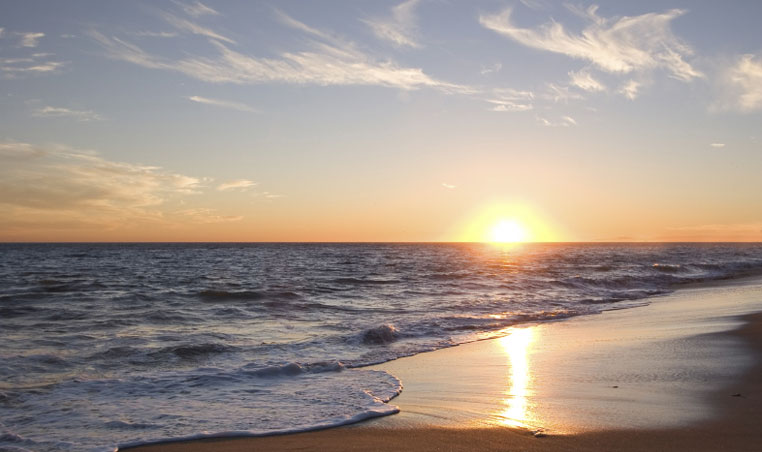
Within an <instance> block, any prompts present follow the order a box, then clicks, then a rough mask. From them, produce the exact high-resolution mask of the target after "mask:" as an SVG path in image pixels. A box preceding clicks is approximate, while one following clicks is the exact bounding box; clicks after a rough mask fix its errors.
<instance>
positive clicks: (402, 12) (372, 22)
mask: <svg viewBox="0 0 762 452" xmlns="http://www.w3.org/2000/svg"><path fill="white" fill-rule="evenodd" d="M418 3H420V0H408V1H406V2H404V3H400V4H399V5H397V6H395V7H394V8H392V14H391V17H384V18H374V19H366V20H363V22H365V23H366V24H367V25H369V26H370V28H371V30H372V31H373V33H374V34H375V35H376V37H378V38H379V39H382V40H384V41H389V42H391V43H392V44H394V45H396V46H398V47H415V48H418V47H420V46H421V45H420V44H419V43H418V42H417V41H416V39H415V35H416V34H417V30H416V17H415V7H416V6H418Z"/></svg>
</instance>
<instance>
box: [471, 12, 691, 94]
mask: <svg viewBox="0 0 762 452" xmlns="http://www.w3.org/2000/svg"><path fill="white" fill-rule="evenodd" d="M576 11H577V12H579V13H580V15H583V16H584V18H585V20H586V21H587V22H588V23H589V24H588V26H587V27H586V28H585V29H584V30H582V32H581V33H580V34H574V33H570V32H568V31H567V30H566V29H565V28H564V26H563V25H562V24H560V23H558V22H550V23H547V24H545V25H542V26H540V27H538V28H536V29H531V28H520V27H517V26H516V25H514V24H513V23H512V21H511V10H510V9H507V10H505V11H503V12H502V13H499V14H492V15H482V16H481V17H480V18H479V21H480V22H481V24H482V25H483V26H484V27H486V28H487V29H490V30H492V31H495V32H497V33H499V34H501V35H503V36H506V37H508V38H511V39H513V40H514V41H516V42H518V43H520V44H523V45H525V46H528V47H532V48H535V49H539V50H544V51H548V52H554V53H559V54H563V55H566V56H569V57H571V58H576V59H581V60H586V61H589V62H591V63H592V64H594V65H595V66H597V67H598V68H600V69H601V70H604V71H606V72H611V73H622V74H627V73H630V72H634V71H638V72H645V71H651V70H654V69H656V68H663V69H664V70H666V71H668V72H669V73H670V75H671V76H672V77H674V78H676V79H678V80H682V81H690V80H692V79H694V78H697V77H703V74H702V73H701V72H699V71H698V70H697V69H695V68H693V67H692V66H691V65H690V64H689V63H688V62H686V61H685V58H687V57H689V56H690V55H692V50H691V48H690V47H689V46H688V45H687V44H685V43H683V42H682V41H681V40H679V39H678V38H677V37H675V36H674V35H673V34H672V31H671V29H670V24H671V22H672V21H673V20H674V19H675V18H677V17H680V16H681V15H683V14H684V13H685V11H684V10H679V9H672V10H669V11H667V12H664V13H648V14H643V15H640V16H633V17H612V18H603V17H600V16H598V14H597V6H591V7H590V8H588V9H586V10H579V9H577V10H576Z"/></svg>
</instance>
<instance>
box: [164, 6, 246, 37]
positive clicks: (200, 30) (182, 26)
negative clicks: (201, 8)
mask: <svg viewBox="0 0 762 452" xmlns="http://www.w3.org/2000/svg"><path fill="white" fill-rule="evenodd" d="M161 16H162V17H163V18H164V20H165V21H167V23H169V24H170V25H172V26H173V27H175V28H176V29H178V30H180V31H184V32H187V33H191V34H194V35H199V36H205V37H207V38H210V39H214V40H217V41H224V42H227V43H228V44H235V43H236V42H235V41H233V40H232V39H230V38H228V37H225V36H222V35H221V34H219V33H217V32H215V31H214V30H212V29H210V28H207V27H204V26H202V25H199V24H197V23H195V22H192V21H190V20H188V19H184V18H182V17H178V16H175V15H174V14H170V13H162V14H161Z"/></svg>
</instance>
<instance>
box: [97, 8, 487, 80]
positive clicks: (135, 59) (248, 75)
mask: <svg viewBox="0 0 762 452" xmlns="http://www.w3.org/2000/svg"><path fill="white" fill-rule="evenodd" d="M281 16H282V19H284V20H282V22H284V23H286V24H287V25H289V26H290V27H291V28H294V29H297V30H299V31H301V32H303V33H306V34H308V35H310V36H312V38H311V39H308V40H307V43H308V45H309V49H307V50H302V51H296V52H283V53H282V54H281V55H280V56H279V57H277V58H268V57H256V56H251V55H247V54H244V53H241V52H238V51H236V50H233V49H231V48H230V47H228V46H227V45H226V42H223V41H226V40H225V39H218V38H215V37H213V36H212V35H211V34H210V35H207V37H209V43H210V45H211V46H212V48H213V49H214V50H216V55H214V56H211V57H210V56H200V55H193V54H192V53H190V52H191V50H190V49H189V51H188V52H189V55H188V56H186V57H184V58H181V59H171V58H165V57H162V56H158V55H154V54H151V53H148V52H146V51H144V50H143V49H141V48H140V47H139V46H137V45H135V44H133V43H130V42H127V41H124V40H122V39H120V38H117V37H108V36H105V35H104V34H102V33H100V32H97V31H92V32H90V35H91V36H92V37H93V38H94V39H95V40H96V41H97V42H98V43H100V44H101V46H103V48H104V49H105V50H106V52H107V55H108V56H109V57H111V58H114V59H119V60H123V61H127V62H130V63H133V64H137V65H140V66H143V67H147V68H152V69H160V70H166V71H176V72H180V73H182V74H185V75H186V76H188V77H192V78H195V79H198V80H202V81H206V82H213V83H236V84H260V83H291V84H312V85H376V86H386V87H393V88H399V89H404V90H414V89H419V88H423V87H430V88H435V89H439V90H441V91H444V92H448V93H472V92H473V91H474V90H473V89H471V88H470V87H467V86H463V85H458V84H454V83H448V82H444V81H441V80H437V79H435V78H433V77H430V76H429V75H427V74H425V73H424V72H423V70H421V69H419V68H410V67H402V66H399V65H397V64H396V63H394V62H392V61H389V60H382V61H377V60H376V59H374V58H373V57H371V56H370V55H367V54H365V53H363V52H361V51H359V50H358V49H357V48H356V47H355V46H354V45H352V44H351V43H346V42H344V41H342V40H341V39H336V38H334V37H332V36H329V35H327V34H326V33H323V32H321V31H319V30H315V29H313V28H311V27H309V26H307V25H306V24H304V23H302V22H299V21H297V20H296V19H293V18H291V17H289V16H286V15H285V14H282V13H281ZM215 34H216V33H215Z"/></svg>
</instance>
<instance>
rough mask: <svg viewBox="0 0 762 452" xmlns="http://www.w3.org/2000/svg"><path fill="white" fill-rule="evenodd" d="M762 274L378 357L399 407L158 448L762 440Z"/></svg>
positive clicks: (716, 444) (519, 446)
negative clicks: (351, 421) (389, 412)
mask: <svg viewBox="0 0 762 452" xmlns="http://www.w3.org/2000/svg"><path fill="white" fill-rule="evenodd" d="M759 311H762V280H759V279H752V280H746V281H737V282H734V283H731V284H726V285H722V286H712V287H693V288H690V289H686V290H680V291H678V292H675V293H674V294H670V295H668V296H665V297H659V298H655V299H652V300H650V304H649V305H648V306H645V307H639V308H633V309H627V310H619V311H609V312H606V313H603V314H600V315H593V316H585V317H578V318H574V319H569V320H564V321H559V322H552V323H545V324H541V325H530V326H527V327H523V328H517V329H512V330H506V331H505V333H506V336H505V337H504V338H502V339H495V340H486V341H479V342H475V343H471V344H465V345H461V346H458V347H452V348H449V349H444V350H439V351H435V352H431V353H425V354H420V355H416V356H413V357H409V358H403V359H399V360H396V361H392V362H390V363H385V364H384V365H380V366H376V368H380V369H384V370H387V371H389V372H391V373H393V374H395V375H397V376H398V377H399V378H401V379H402V381H403V384H404V385H405V390H404V391H403V393H402V395H400V396H399V397H398V398H396V399H394V400H393V401H392V402H391V403H393V404H396V405H398V406H399V407H400V409H401V412H400V413H399V414H397V415H393V416H387V417H384V418H379V419H376V420H372V421H369V422H364V423H361V424H356V425H353V426H347V427H341V428H335V429H329V430H323V431H317V432H309V433H300V434H291V435H282V436H269V437H260V438H236V439H208V440H198V441H190V442H178V443H165V444H157V445H151V446H144V447H141V448H136V449H131V450H136V451H138V450H139V451H141V452H150V451H191V452H195V451H254V450H287V451H292V450H293V451H296V450H339V451H341V450H347V451H350V450H351V451H376V450H378V451H381V450H422V451H429V450H430V451H435V450H437V451H438V450H446V451H461V450H463V451H466V450H488V451H491V450H495V451H498V450H499V451H506V450H516V451H534V450H538V451H540V450H542V451H546V450H547V451H555V450H558V451H562V450H563V451H574V450H590V451H610V450H621V451H630V450H638V451H644V450H649V451H652V450H656V451H659V450H689V451H717V450H729V451H754V450H762V427H761V426H760V421H762V313H757V312H759Z"/></svg>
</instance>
